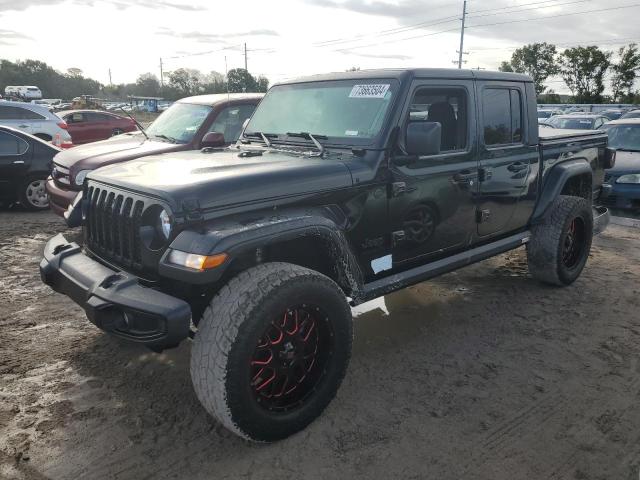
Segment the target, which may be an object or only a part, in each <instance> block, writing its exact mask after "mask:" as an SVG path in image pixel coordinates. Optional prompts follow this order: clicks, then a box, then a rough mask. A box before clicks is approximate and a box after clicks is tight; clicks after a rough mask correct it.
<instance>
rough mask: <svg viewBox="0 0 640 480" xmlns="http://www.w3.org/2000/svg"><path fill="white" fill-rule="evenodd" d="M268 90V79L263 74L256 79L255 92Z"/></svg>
mask: <svg viewBox="0 0 640 480" xmlns="http://www.w3.org/2000/svg"><path fill="white" fill-rule="evenodd" d="M267 90H269V79H268V78H267V77H265V76H263V75H260V76H259V77H258V80H256V92H266V91H267Z"/></svg>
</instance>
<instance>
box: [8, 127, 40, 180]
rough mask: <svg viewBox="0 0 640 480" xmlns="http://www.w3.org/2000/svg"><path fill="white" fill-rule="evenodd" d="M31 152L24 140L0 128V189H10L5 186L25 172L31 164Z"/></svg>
mask: <svg viewBox="0 0 640 480" xmlns="http://www.w3.org/2000/svg"><path fill="white" fill-rule="evenodd" d="M32 153H33V152H32V151H31V148H29V144H28V143H27V142H26V141H25V140H23V139H22V138H20V137H19V136H18V135H14V134H13V133H9V132H6V131H3V130H0V187H1V188H0V189H2V190H4V191H9V190H12V189H9V188H6V186H7V185H8V184H10V183H13V182H15V181H16V180H17V179H20V178H21V177H22V176H24V175H25V174H26V172H27V171H28V170H29V166H30V165H31V155H32ZM3 184H4V185H5V187H3Z"/></svg>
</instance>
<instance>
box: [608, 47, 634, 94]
mask: <svg viewBox="0 0 640 480" xmlns="http://www.w3.org/2000/svg"><path fill="white" fill-rule="evenodd" d="M611 70H612V71H613V77H612V78H611V90H612V93H613V99H614V101H619V102H622V101H624V102H629V101H630V100H632V99H633V96H634V91H633V85H634V83H635V81H636V77H637V76H638V71H640V53H639V52H638V46H637V45H636V44H635V43H632V44H630V45H628V46H626V47H621V48H620V50H618V62H617V63H614V64H613V65H611Z"/></svg>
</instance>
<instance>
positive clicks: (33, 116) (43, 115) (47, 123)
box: [0, 102, 71, 147]
mask: <svg viewBox="0 0 640 480" xmlns="http://www.w3.org/2000/svg"><path fill="white" fill-rule="evenodd" d="M0 125H6V126H7V127H12V128H17V129H19V130H22V131H23V132H27V133H30V134H31V135H35V136H36V137H38V138H41V139H42V140H45V141H47V142H53V143H54V144H55V145H56V146H62V147H66V146H70V145H71V135H69V132H68V131H67V124H66V123H65V122H64V120H62V119H61V118H60V117H58V116H57V115H56V114H55V113H51V112H50V111H49V109H48V108H46V107H44V106H42V105H36V104H33V103H23V102H2V103H0Z"/></svg>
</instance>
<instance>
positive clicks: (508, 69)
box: [498, 61, 513, 72]
mask: <svg viewBox="0 0 640 480" xmlns="http://www.w3.org/2000/svg"><path fill="white" fill-rule="evenodd" d="M498 70H500V71H501V72H513V67H512V66H511V63H510V62H507V61H503V62H502V63H501V64H500V66H499V67H498Z"/></svg>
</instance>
